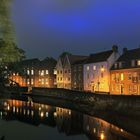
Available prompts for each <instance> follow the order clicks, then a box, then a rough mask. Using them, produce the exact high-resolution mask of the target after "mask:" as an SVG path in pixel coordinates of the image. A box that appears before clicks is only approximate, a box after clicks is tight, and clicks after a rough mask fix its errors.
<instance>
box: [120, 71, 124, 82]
mask: <svg viewBox="0 0 140 140" xmlns="http://www.w3.org/2000/svg"><path fill="white" fill-rule="evenodd" d="M123 80H124V74H123V73H121V81H123Z"/></svg>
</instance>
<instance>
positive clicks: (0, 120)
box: [0, 99, 139, 140]
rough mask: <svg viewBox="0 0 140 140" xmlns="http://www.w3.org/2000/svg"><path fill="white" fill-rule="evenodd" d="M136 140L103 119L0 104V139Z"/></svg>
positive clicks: (29, 105) (30, 105) (16, 102)
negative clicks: (3, 137)
mask: <svg viewBox="0 0 140 140" xmlns="http://www.w3.org/2000/svg"><path fill="white" fill-rule="evenodd" d="M2 136H5V139H6V140H11V139H13V140H16V139H17V140H18V139H19V138H20V140H24V139H30V140H40V139H47V138H49V137H51V140H63V139H68V140H71V139H72V140H88V139H89V140H96V139H97V140H123V139H125V140H127V139H128V140H135V139H139V138H137V137H136V136H134V135H132V134H130V133H128V132H126V131H125V130H123V129H122V128H119V127H117V126H114V125H113V124H110V123H108V122H106V121H104V120H102V119H99V118H96V117H92V116H89V115H86V114H82V113H79V112H76V111H73V110H70V109H65V108H60V107H54V106H50V105H47V104H40V103H33V102H25V101H20V100H11V99H9V100H3V101H1V102H0V139H1V137H2Z"/></svg>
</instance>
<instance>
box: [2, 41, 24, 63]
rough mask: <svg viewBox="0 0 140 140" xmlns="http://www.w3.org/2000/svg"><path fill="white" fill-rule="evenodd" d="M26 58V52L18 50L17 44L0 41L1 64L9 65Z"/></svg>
mask: <svg viewBox="0 0 140 140" xmlns="http://www.w3.org/2000/svg"><path fill="white" fill-rule="evenodd" d="M24 58H25V51H24V50H22V49H20V48H18V47H17V46H16V44H15V43H11V42H5V41H4V40H3V39H0V62H1V64H4V65H5V64H7V63H11V62H19V61H21V60H23V59H24Z"/></svg>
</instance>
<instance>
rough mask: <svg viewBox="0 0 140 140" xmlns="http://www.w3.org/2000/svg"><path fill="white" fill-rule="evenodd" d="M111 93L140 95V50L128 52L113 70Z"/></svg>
mask: <svg viewBox="0 0 140 140" xmlns="http://www.w3.org/2000/svg"><path fill="white" fill-rule="evenodd" d="M110 81H111V86H110V93H111V94H118V95H123V94H124V95H132V94H134V95H140V48H137V49H133V50H127V49H126V48H124V50H123V54H122V55H121V56H120V57H119V59H118V60H117V61H116V62H115V64H114V65H113V67H112V68H111V77H110Z"/></svg>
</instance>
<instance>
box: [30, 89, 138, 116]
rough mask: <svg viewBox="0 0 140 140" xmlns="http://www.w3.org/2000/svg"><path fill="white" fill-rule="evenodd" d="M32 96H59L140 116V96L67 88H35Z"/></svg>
mask: <svg viewBox="0 0 140 140" xmlns="http://www.w3.org/2000/svg"><path fill="white" fill-rule="evenodd" d="M29 95H30V96H36V97H40V98H47V97H49V98H57V99H62V100H65V101H71V102H74V103H78V104H83V105H87V106H90V108H92V109H93V110H96V111H98V112H99V111H107V112H118V113H120V114H127V115H133V114H135V115H138V116H140V96H136V95H129V96H128V95H108V94H103V93H102V94H95V93H90V92H81V91H73V90H67V89H57V88H54V89H50V88H33V89H32V93H30V94H29Z"/></svg>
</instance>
